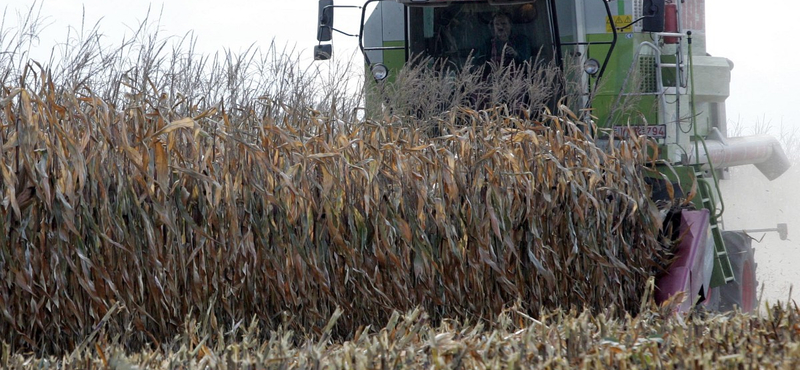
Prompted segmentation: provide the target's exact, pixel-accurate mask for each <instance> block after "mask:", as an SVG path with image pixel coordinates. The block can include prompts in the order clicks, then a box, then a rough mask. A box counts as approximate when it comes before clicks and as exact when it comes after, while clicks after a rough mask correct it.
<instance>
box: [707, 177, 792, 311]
mask: <svg viewBox="0 0 800 370" xmlns="http://www.w3.org/2000/svg"><path fill="white" fill-rule="evenodd" d="M720 190H721V192H722V198H723V200H724V201H725V212H724V214H723V222H724V227H725V229H726V230H748V229H750V230H752V229H763V228H774V227H776V225H777V224H778V223H786V224H788V228H789V238H788V240H780V238H779V237H778V234H777V233H774V232H773V233H749V234H750V236H751V237H752V238H754V239H755V240H754V241H753V247H754V248H755V257H756V264H757V268H756V276H757V278H758V283H759V290H758V294H759V297H761V305H762V307H763V303H764V302H765V301H768V302H770V304H772V303H775V302H777V301H781V302H786V301H787V300H788V299H789V291H790V288H791V287H794V292H793V293H792V300H797V301H798V302H800V299H797V298H796V297H798V296H800V268H799V267H798V265H799V264H800V165H797V164H795V165H794V166H792V167H791V168H790V169H789V170H788V171H787V172H786V173H784V174H783V175H782V176H781V177H779V178H777V179H775V180H774V181H769V180H767V179H766V178H765V177H764V176H763V175H762V174H761V173H760V172H759V171H758V170H757V169H756V168H755V167H754V166H743V167H736V168H731V169H730V179H727V180H722V181H721V182H720ZM762 284H763V289H762V288H761V286H762Z"/></svg>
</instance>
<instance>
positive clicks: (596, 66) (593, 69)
mask: <svg viewBox="0 0 800 370" xmlns="http://www.w3.org/2000/svg"><path fill="white" fill-rule="evenodd" d="M583 70H584V71H586V73H588V74H590V75H592V76H594V75H596V74H597V72H600V62H598V61H597V59H594V58H592V59H589V60H587V61H586V63H583Z"/></svg>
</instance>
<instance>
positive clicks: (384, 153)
mask: <svg viewBox="0 0 800 370" xmlns="http://www.w3.org/2000/svg"><path fill="white" fill-rule="evenodd" d="M41 76H44V77H42V79H41V81H39V83H37V84H29V86H28V88H26V89H19V88H11V87H5V88H4V89H3V91H4V93H3V94H4V96H3V99H2V106H3V109H4V115H3V118H2V119H3V128H2V130H0V131H1V132H0V139H2V147H3V153H2V161H3V162H2V171H3V183H2V188H0V190H1V191H2V193H3V195H4V196H5V199H4V206H3V207H2V208H1V211H2V217H0V222H2V225H0V227H2V231H0V245H2V246H3V247H2V250H0V282H2V283H0V315H1V316H2V319H0V332H2V333H4V334H3V340H4V341H6V342H7V343H10V345H11V348H12V349H13V350H14V351H17V350H35V351H37V352H39V353H63V352H64V351H69V350H72V349H74V348H76V346H77V345H78V343H80V342H81V341H82V340H83V339H85V338H87V337H89V336H90V335H94V334H97V333H98V332H103V333H105V335H108V336H109V337H113V336H115V335H119V336H121V339H120V343H123V344H124V345H125V346H127V347H128V348H138V347H139V346H141V345H143V344H145V343H153V344H159V343H164V342H169V340H170V339H171V338H173V337H174V336H175V335H177V334H179V333H181V332H182V330H183V323H184V322H185V320H186V318H187V317H195V318H202V320H203V321H204V322H205V323H206V325H207V328H208V329H209V330H210V331H212V332H216V331H217V330H221V328H231V327H233V326H235V325H238V324H239V323H241V322H243V321H246V320H250V319H251V318H253V317H256V318H258V319H259V320H260V322H261V323H262V324H263V325H265V326H267V327H272V328H276V327H277V326H278V325H284V327H286V328H291V329H295V330H296V331H297V332H298V333H302V334H303V335H312V336H313V335H319V334H320V333H321V331H322V328H323V327H324V326H325V325H326V323H327V321H328V318H329V317H330V316H331V315H332V314H333V313H334V311H335V310H336V309H337V308H338V307H341V308H342V309H343V312H344V314H343V315H342V317H341V318H340V319H339V321H338V323H337V325H336V327H335V328H334V329H333V331H332V335H334V336H335V337H340V338H346V337H350V336H352V335H353V333H356V332H357V328H359V327H364V326H367V325H372V327H382V326H383V325H384V324H385V323H386V322H387V320H388V319H389V318H390V316H391V314H392V312H394V311H395V310H398V311H401V312H405V311H408V310H411V309H413V308H415V307H422V308H423V309H425V310H426V311H427V312H429V313H430V315H431V318H432V319H433V320H440V319H441V318H458V317H461V318H471V319H472V320H475V319H476V318H485V319H490V318H492V317H495V316H496V315H497V314H498V313H499V312H501V311H502V310H503V309H504V308H506V307H508V306H509V304H513V303H514V302H521V303H522V308H521V309H522V310H523V311H524V312H528V313H537V312H539V310H541V309H544V308H556V307H577V308H581V307H586V308H588V309H591V310H593V311H599V310H600V309H603V308H605V307H610V306H615V307H616V308H618V309H619V310H621V311H627V312H630V313H632V314H635V313H636V311H637V310H638V308H639V303H640V302H639V299H640V297H641V295H642V292H643V289H644V286H645V281H646V280H647V278H648V277H649V276H651V275H652V274H653V272H654V270H655V268H656V266H655V263H654V260H655V259H654V256H663V254H664V251H663V248H664V247H663V246H661V245H659V243H658V241H657V235H658V229H659V225H658V217H657V212H656V210H655V209H654V208H653V207H652V206H651V205H650V204H651V203H650V202H649V201H648V200H647V198H648V194H647V189H646V186H645V184H644V183H643V180H642V176H641V174H640V171H641V166H642V165H643V163H644V161H645V157H646V155H645V152H646V150H645V148H643V145H644V144H643V143H639V142H629V143H627V144H622V145H621V146H620V147H619V149H615V150H614V151H613V152H612V153H605V152H604V151H602V150H600V149H598V148H597V147H596V146H595V145H594V144H593V143H592V141H591V140H587V138H586V137H585V136H584V134H583V133H582V131H581V130H579V129H578V127H577V126H576V125H575V123H573V122H572V121H571V120H570V117H569V114H567V113H565V114H564V115H562V116H561V117H549V118H547V119H546V121H545V122H543V123H542V122H530V121H522V120H519V119H515V118H511V117H506V116H503V115H502V114H500V111H490V112H475V111H470V110H468V109H461V110H458V111H453V112H452V113H451V115H450V119H449V120H445V121H442V122H439V126H440V130H439V132H440V133H442V135H441V136H436V137H428V136H426V134H425V130H419V129H414V127H417V126H419V125H418V124H417V123H416V122H414V119H411V118H398V117H388V118H386V119H385V120H383V121H379V122H377V121H376V122H373V121H366V122H361V123H357V122H348V123H347V124H344V123H343V122H341V121H339V120H337V117H336V116H335V115H334V114H330V115H326V114H322V113H319V112H315V111H311V110H301V109H293V108H292V107H288V106H285V105H281V104H280V102H275V101H271V100H269V99H263V100H261V101H260V102H255V103H254V104H253V105H252V106H253V107H260V108H258V109H253V110H250V111H241V112H238V113H236V114H229V113H227V112H225V110H224V109H223V108H222V107H221V106H220V107H218V108H214V109H210V110H207V111H203V112H194V113H193V114H191V117H186V116H183V115H177V114H176V113H175V111H176V109H174V108H175V106H178V105H180V104H182V103H181V102H179V101H177V102H173V101H170V100H169V98H168V97H166V96H164V95H161V94H158V93H146V92H140V93H137V94H130V95H129V100H128V101H127V102H126V103H125V104H124V105H123V106H115V105H114V104H112V103H109V102H107V101H105V100H103V99H102V98H100V97H97V96H92V95H90V94H89V93H88V91H87V90H82V91H79V92H76V93H70V92H68V91H70V90H62V89H61V88H56V87H55V86H54V84H52V83H51V82H50V81H49V80H48V79H47V77H46V76H47V74H46V73H42V74H41ZM65 91H67V92H65ZM184 104H185V103H184ZM191 109H192V108H191V107H188V108H185V110H188V111H191ZM456 123H457V124H456ZM509 127H515V128H514V129H510V128H509ZM612 147H613V145H612Z"/></svg>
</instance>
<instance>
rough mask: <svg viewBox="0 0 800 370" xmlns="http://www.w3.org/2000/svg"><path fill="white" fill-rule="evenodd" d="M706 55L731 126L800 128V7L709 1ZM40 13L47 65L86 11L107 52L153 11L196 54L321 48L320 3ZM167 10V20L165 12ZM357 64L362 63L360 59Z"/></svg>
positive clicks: (241, 0) (87, 5) (65, 2)
mask: <svg viewBox="0 0 800 370" xmlns="http://www.w3.org/2000/svg"><path fill="white" fill-rule="evenodd" d="M706 2H707V10H706V14H707V16H706V18H707V33H708V51H709V52H710V53H711V54H713V55H716V56H724V57H727V58H729V59H731V60H732V61H733V62H734V63H735V68H734V70H733V81H732V84H731V97H730V98H729V99H728V104H727V109H728V119H729V121H733V122H737V121H738V122H740V123H742V124H743V125H747V126H751V125H753V124H754V123H756V122H757V121H758V122H761V121H765V120H766V121H767V122H770V123H771V124H772V125H773V126H775V127H776V130H777V127H778V126H780V124H781V123H784V124H786V125H789V126H793V127H798V128H800V119H798V114H797V113H795V112H796V111H795V109H796V108H798V107H800V93H798V92H797V89H798V88H800V74H798V73H795V72H793V69H794V68H795V67H796V66H797V65H796V64H795V63H797V59H798V57H800V52H798V49H797V46H796V45H795V44H794V43H792V42H790V41H789V40H790V39H791V38H792V37H793V36H792V35H793V34H794V31H795V30H794V29H793V25H795V22H798V20H797V19H796V18H797V17H796V14H798V10H800V5H798V4H797V2H795V1H786V0H761V1H757V2H756V1H746V0H706ZM5 3H6V5H5V7H6V11H7V14H6V19H5V21H6V22H7V23H6V24H7V25H15V24H16V21H17V19H18V17H17V15H16V14H17V13H18V12H20V13H24V12H26V11H27V9H28V8H29V7H30V6H31V4H32V3H33V0H6V1H5ZM39 3H41V4H43V8H42V13H43V15H44V16H46V17H48V18H47V23H48V24H49V25H48V26H47V27H46V29H45V30H44V32H42V33H41V35H40V43H39V45H38V46H37V49H36V50H32V51H31V55H32V56H33V57H34V58H36V59H40V60H42V59H46V56H47V55H49V51H50V48H51V47H52V45H53V44H54V43H56V42H63V41H64V39H65V37H66V34H67V27H69V26H70V25H71V26H73V27H75V28H79V27H80V22H81V15H82V12H83V10H84V9H85V11H86V23H87V24H89V25H90V26H91V25H94V24H95V23H96V22H97V21H100V29H101V32H102V33H103V34H106V35H107V36H108V37H107V42H108V44H109V45H115V44H118V43H119V41H120V40H121V39H122V37H123V35H125V34H126V33H127V34H130V29H131V28H136V26H137V25H138V24H139V22H140V21H141V20H142V19H143V18H144V17H145V16H146V14H147V9H148V7H150V8H151V13H152V15H151V19H155V18H157V17H158V15H159V13H161V31H162V35H164V36H167V35H177V36H182V35H184V34H186V33H187V32H189V31H191V30H194V32H195V35H196V36H197V37H198V49H199V50H198V51H200V52H206V53H212V52H216V51H219V50H222V49H223V48H225V49H230V50H233V51H242V50H244V49H246V48H247V47H249V46H250V45H253V44H255V46H259V47H261V48H262V49H265V48H266V47H268V46H269V44H270V42H272V40H273V39H274V40H275V41H276V42H278V43H279V44H281V45H283V44H289V45H290V46H294V45H296V46H297V48H298V49H302V50H305V51H304V56H305V58H306V59H305V60H304V62H306V63H312V61H311V49H312V48H313V45H315V44H316V28H315V26H316V18H317V1H316V0H261V1H246V0H224V1H221V0H166V1H163V0H162V1H157V0H156V1H152V2H151V1H147V0H127V1H118V0H44V1H43V2H42V1H40V2H39ZM335 3H336V4H337V5H360V4H362V3H363V1H362V0H336V1H335ZM162 10H163V12H162ZM359 17H360V11H359V10H354V9H337V12H336V19H335V20H336V27H337V28H339V29H341V30H343V31H346V32H349V33H357V32H358V21H359ZM355 46H356V42H355V39H353V38H349V37H346V36H343V35H339V34H337V35H335V36H334V50H335V51H334V54H335V55H334V57H335V58H338V59H345V58H348V57H350V56H351V55H352V53H354V52H355ZM358 57H359V59H357V60H359V61H360V60H361V59H360V55H359V56H358Z"/></svg>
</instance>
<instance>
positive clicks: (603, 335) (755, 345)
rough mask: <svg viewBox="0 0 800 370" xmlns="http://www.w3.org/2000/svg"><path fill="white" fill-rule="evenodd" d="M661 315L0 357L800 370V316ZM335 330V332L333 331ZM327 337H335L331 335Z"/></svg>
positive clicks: (80, 363)
mask: <svg viewBox="0 0 800 370" xmlns="http://www.w3.org/2000/svg"><path fill="white" fill-rule="evenodd" d="M668 311H669V310H663V309H652V310H647V311H644V312H642V313H641V314H640V315H639V316H637V317H636V318H632V317H631V316H626V317H622V318H614V317H613V316H615V315H609V314H608V313H601V314H598V315H592V314H591V313H588V312H585V311H584V312H582V313H580V314H578V313H577V312H575V311H572V312H568V313H567V312H564V311H553V312H550V313H543V314H542V315H541V316H540V320H533V319H531V318H529V317H526V315H523V314H520V313H519V312H518V311H516V310H515V309H513V308H512V309H510V310H508V311H506V312H504V313H502V314H501V315H500V316H499V317H498V318H497V321H496V322H494V323H492V324H490V325H484V324H483V323H479V324H474V323H464V322H458V321H455V320H445V321H443V322H441V323H440V324H438V325H434V324H432V323H431V322H430V320H429V319H428V317H427V315H426V314H425V313H424V312H421V311H419V310H415V311H412V312H408V313H407V314H406V315H393V316H392V317H391V320H390V321H389V323H388V324H387V325H386V326H385V327H383V328H382V329H380V330H377V331H376V332H375V333H366V332H364V333H361V332H360V333H356V334H355V336H354V338H353V339H352V340H349V341H343V342H330V341H327V340H325V339H324V338H328V337H327V336H323V339H322V340H308V341H305V342H303V343H301V344H295V343H293V341H292V340H291V338H292V336H293V334H292V333H291V332H287V331H284V330H278V331H275V332H272V333H270V335H269V339H261V340H260V339H259V337H264V336H263V335H260V334H259V333H258V325H257V324H255V325H250V326H249V327H248V328H247V329H243V328H242V329H240V331H242V332H243V338H242V339H241V340H236V341H234V342H230V343H225V342H219V343H217V344H216V345H212V344H209V343H208V342H207V341H206V340H205V339H208V338H207V337H206V338H204V337H203V336H202V335H198V333H197V330H198V329H197V327H194V326H191V325H187V327H186V331H185V332H184V333H182V334H181V336H180V338H179V340H178V344H177V345H176V348H175V349H173V350H167V351H164V350H156V351H144V352H141V353H133V354H131V353H127V354H126V353H125V350H124V347H123V346H120V345H119V344H118V343H114V342H110V341H108V340H107V339H105V338H103V337H101V338H100V339H99V340H97V341H92V342H90V343H87V344H88V347H86V348H85V349H80V350H78V351H76V352H74V353H72V354H70V355H69V356H64V357H43V358H42V357H39V358H35V357H28V356H23V355H19V354H10V353H8V351H5V352H4V353H3V354H0V364H2V365H3V366H4V367H5V368H6V369H41V368H50V367H58V368H60V369H72V368H75V369H86V368H95V367H98V368H101V367H102V368H109V367H110V368H113V369H137V368H143V369H144V368H146V369H207V368H214V369H253V368H255V369H311V368H324V369H451V368H459V369H487V368H489V369H516V368H526V369H528V368H530V369H636V368H645V369H752V368H759V369H796V368H797V367H798V366H800V342H799V341H800V311H798V309H797V307H793V308H789V307H781V306H774V307H772V308H771V309H770V310H768V311H769V313H768V315H766V316H764V317H754V316H751V315H742V314H734V313H728V314H726V315H719V316H712V317H708V318H705V319H700V318H697V317H695V318H692V319H684V318H682V317H680V316H674V315H668V316H663V313H665V312H668ZM331 326H332V325H331ZM326 334H328V335H329V334H331V333H330V332H326Z"/></svg>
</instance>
